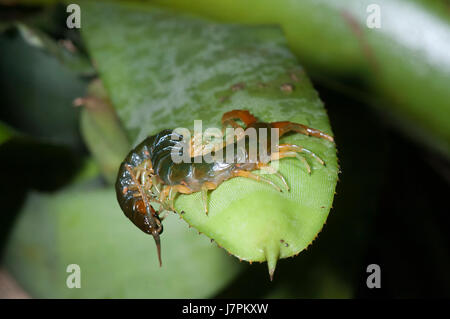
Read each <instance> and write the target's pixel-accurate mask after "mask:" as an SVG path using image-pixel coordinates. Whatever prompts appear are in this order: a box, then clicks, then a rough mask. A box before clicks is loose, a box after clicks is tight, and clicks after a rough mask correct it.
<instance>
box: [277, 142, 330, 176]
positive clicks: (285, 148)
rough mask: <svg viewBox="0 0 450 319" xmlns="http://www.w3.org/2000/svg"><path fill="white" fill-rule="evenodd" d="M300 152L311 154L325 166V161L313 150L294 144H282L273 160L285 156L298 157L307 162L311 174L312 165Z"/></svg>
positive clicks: (304, 162)
mask: <svg viewBox="0 0 450 319" xmlns="http://www.w3.org/2000/svg"><path fill="white" fill-rule="evenodd" d="M299 153H306V154H309V155H311V156H312V157H313V158H314V159H315V160H316V161H318V162H319V163H320V164H321V165H324V166H325V162H324V161H323V160H322V159H321V158H320V157H319V156H317V155H316V154H315V153H313V152H311V151H310V150H308V149H306V148H304V147H301V146H298V145H294V144H280V145H279V153H273V154H272V158H271V160H279V159H282V158H285V157H296V158H298V159H299V160H300V161H302V162H303V164H305V166H306V169H307V171H308V174H311V167H310V166H309V164H308V162H307V161H306V159H305V158H304V157H303V156H301V155H300V154H299Z"/></svg>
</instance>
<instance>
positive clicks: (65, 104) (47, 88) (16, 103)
mask: <svg viewBox="0 0 450 319" xmlns="http://www.w3.org/2000/svg"><path fill="white" fill-rule="evenodd" d="M0 47H1V48H2V55H1V59H0V70H1V72H0V95H1V97H2V107H1V109H0V117H1V118H2V120H3V121H5V122H6V123H7V124H9V125H11V126H12V127H13V128H15V129H16V130H17V131H19V132H22V133H24V134H27V135H29V136H33V138H35V139H39V140H41V141H43V142H48V143H53V144H62V145H67V146H70V147H72V148H73V149H81V148H82V145H81V138H80V135H79V130H78V117H79V113H78V111H79V110H77V109H76V108H75V107H73V104H72V102H73V100H74V99H75V98H77V97H79V96H81V95H83V94H84V91H85V86H86V84H85V83H84V81H82V79H80V78H79V77H78V76H77V75H76V74H74V72H73V71H72V70H70V69H69V68H67V67H66V66H65V65H63V64H61V62H60V61H59V60H58V59H57V58H56V57H54V56H53V55H49V54H47V53H45V52H43V51H42V50H40V49H38V48H36V47H34V46H30V45H29V44H27V42H26V41H24V39H23V38H22V37H19V36H11V37H9V36H8V35H5V34H3V35H0Z"/></svg>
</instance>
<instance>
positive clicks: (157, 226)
mask: <svg viewBox="0 0 450 319" xmlns="http://www.w3.org/2000/svg"><path fill="white" fill-rule="evenodd" d="M125 167H126V169H127V171H128V173H129V174H130V177H131V179H132V180H133V183H134V184H135V186H136V187H137V188H138V190H139V193H140V194H141V197H142V200H143V201H144V204H145V209H146V212H147V217H148V220H149V222H150V224H151V227H152V232H151V233H152V236H153V239H154V240H155V244H156V250H157V252H158V260H159V266H160V267H161V266H162V260H161V240H160V238H159V232H160V231H161V230H162V225H161V223H160V222H159V221H158V220H157V219H156V218H155V215H156V212H155V210H154V209H153V207H152V206H151V205H150V203H149V201H148V198H147V196H146V194H145V192H144V189H143V188H142V185H141V184H140V183H139V181H138V180H137V178H136V176H135V175H134V174H133V168H132V166H131V165H126V166H125Z"/></svg>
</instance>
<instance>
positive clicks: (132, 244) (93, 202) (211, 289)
mask: <svg viewBox="0 0 450 319" xmlns="http://www.w3.org/2000/svg"><path fill="white" fill-rule="evenodd" d="M115 197H116V196H115V193H114V191H113V190H112V189H99V188H92V187H86V185H84V184H79V185H74V186H72V188H71V189H66V190H63V191H61V192H58V193H54V194H51V195H46V194H41V193H32V194H30V195H29V196H28V198H27V200H26V204H25V207H24V208H23V210H22V212H21V214H20V216H19V219H18V221H17V223H16V225H15V228H14V231H13V232H12V234H11V237H10V240H9V243H8V248H7V250H6V253H5V265H6V267H7V268H8V269H9V271H10V272H11V273H12V274H13V275H14V277H15V278H16V279H17V280H18V281H19V282H20V283H21V284H22V286H23V287H24V288H25V289H26V291H27V292H29V293H30V294H31V296H32V297H35V298H204V297H208V296H210V295H212V294H214V293H216V292H217V291H218V290H220V289H221V288H222V287H223V286H224V285H225V284H226V283H227V282H228V281H230V279H232V278H233V277H234V276H235V275H236V274H237V272H238V271H239V269H240V265H239V263H238V262H237V261H236V260H234V259H233V258H231V257H229V256H227V255H226V254H225V253H224V252H223V251H221V250H218V249H215V248H214V247H213V246H211V244H210V242H209V240H208V239H207V238H206V237H204V236H199V235H198V234H197V232H195V231H193V230H189V231H187V229H186V226H185V224H184V222H182V221H181V220H179V219H178V218H177V217H176V215H171V216H169V217H168V218H167V219H166V220H165V230H164V242H163V243H162V247H163V256H164V265H163V267H162V268H160V267H159V266H158V263H157V257H156V252H155V249H154V247H153V246H154V244H153V240H152V239H151V238H150V237H149V236H148V235H146V234H144V233H142V232H139V231H136V228H135V227H134V225H132V224H131V223H128V222H126V217H125V216H124V215H123V213H122V212H121V211H120V208H119V206H118V205H117V203H116V198H115ZM181 246H182V247H181ZM70 264H77V265H79V266H80V268H81V289H69V288H68V287H67V285H66V280H67V277H68V276H69V275H70V274H69V273H67V272H66V269H67V266H68V265H70Z"/></svg>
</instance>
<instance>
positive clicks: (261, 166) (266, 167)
mask: <svg viewBox="0 0 450 319" xmlns="http://www.w3.org/2000/svg"><path fill="white" fill-rule="evenodd" d="M256 168H257V169H260V170H263V171H266V172H267V173H269V174H274V175H276V176H278V178H279V179H281V181H282V182H283V185H284V187H285V188H286V191H288V192H289V185H288V183H287V182H286V179H285V178H284V176H283V175H282V174H281V173H280V172H278V171H277V170H276V169H274V168H273V167H272V166H270V165H269V164H266V163H258V164H257V166H256Z"/></svg>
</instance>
